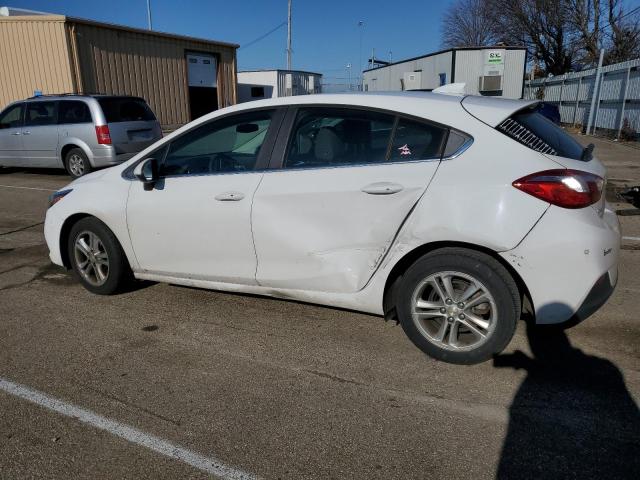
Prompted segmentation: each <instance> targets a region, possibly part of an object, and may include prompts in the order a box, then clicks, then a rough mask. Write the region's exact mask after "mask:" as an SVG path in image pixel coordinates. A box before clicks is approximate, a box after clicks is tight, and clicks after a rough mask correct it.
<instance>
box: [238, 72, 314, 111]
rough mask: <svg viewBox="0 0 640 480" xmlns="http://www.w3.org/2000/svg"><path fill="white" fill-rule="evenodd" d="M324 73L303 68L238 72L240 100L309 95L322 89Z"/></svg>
mask: <svg viewBox="0 0 640 480" xmlns="http://www.w3.org/2000/svg"><path fill="white" fill-rule="evenodd" d="M321 81H322V74H320V73H314V72H305V71H302V70H251V71H244V72H238V101H239V102H240V103H242V102H250V101H251V100H260V99H262V98H276V97H290V96H292V95H308V94H310V93H320V92H321V91H322V88H321V85H320V82H321Z"/></svg>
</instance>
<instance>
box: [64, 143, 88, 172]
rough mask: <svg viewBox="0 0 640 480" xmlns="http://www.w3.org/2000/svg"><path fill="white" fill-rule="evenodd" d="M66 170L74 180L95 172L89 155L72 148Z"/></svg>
mask: <svg viewBox="0 0 640 480" xmlns="http://www.w3.org/2000/svg"><path fill="white" fill-rule="evenodd" d="M64 168H65V169H66V170H67V173H68V174H69V175H71V176H72V177H73V178H80V177H81V176H83V175H86V174H87V173H89V172H91V171H92V170H93V168H92V167H91V163H90V162H89V158H88V157H87V154H86V153H84V151H83V150H82V149H81V148H72V149H71V150H69V151H68V152H67V154H66V155H65V158H64Z"/></svg>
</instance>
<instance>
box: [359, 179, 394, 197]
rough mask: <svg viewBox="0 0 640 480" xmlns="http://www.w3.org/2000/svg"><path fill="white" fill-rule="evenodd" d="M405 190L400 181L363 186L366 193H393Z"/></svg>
mask: <svg viewBox="0 0 640 480" xmlns="http://www.w3.org/2000/svg"><path fill="white" fill-rule="evenodd" d="M402 190H404V187H403V186H402V185H400V184H399V183H392V182H376V183H370V184H369V185H367V186H365V187H362V191H363V192H364V193H368V194H369V195H393V194H394V193H398V192H401V191H402Z"/></svg>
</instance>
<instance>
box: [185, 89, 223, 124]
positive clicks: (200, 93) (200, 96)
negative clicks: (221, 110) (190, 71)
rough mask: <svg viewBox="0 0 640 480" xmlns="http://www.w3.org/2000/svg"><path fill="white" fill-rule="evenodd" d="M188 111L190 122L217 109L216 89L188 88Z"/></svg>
mask: <svg viewBox="0 0 640 480" xmlns="http://www.w3.org/2000/svg"><path fill="white" fill-rule="evenodd" d="M189 109H190V111H191V120H195V119H196V118H198V117H201V116H202V115H206V114H207V113H209V112H213V111H214V110H217V109H218V89H217V88H210V87H189Z"/></svg>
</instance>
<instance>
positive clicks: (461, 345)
mask: <svg viewBox="0 0 640 480" xmlns="http://www.w3.org/2000/svg"><path fill="white" fill-rule="evenodd" d="M497 315H498V310H497V307H496V302H495V300H494V298H493V295H491V293H490V292H489V290H488V289H487V287H485V286H484V285H483V284H482V283H481V282H480V281H478V280H477V279H476V278H474V277H473V276H471V275H468V274H466V273H462V272H455V271H445V272H438V273H434V274H432V275H429V276H428V277H427V278H425V279H424V280H423V281H422V282H420V283H419V284H418V286H417V287H416V289H415V290H414V293H413V295H412V302H411V316H412V318H413V322H414V324H415V325H416V327H417V328H418V330H419V331H420V333H421V334H422V335H423V336H424V337H425V338H426V339H427V340H428V341H429V342H431V343H434V344H436V345H437V346H438V347H440V348H443V349H446V350H472V349H475V348H477V347H479V346H480V345H481V344H483V343H485V342H486V341H487V339H488V338H489V337H490V336H491V334H492V333H493V331H494V330H495V326H496V320H497Z"/></svg>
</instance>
